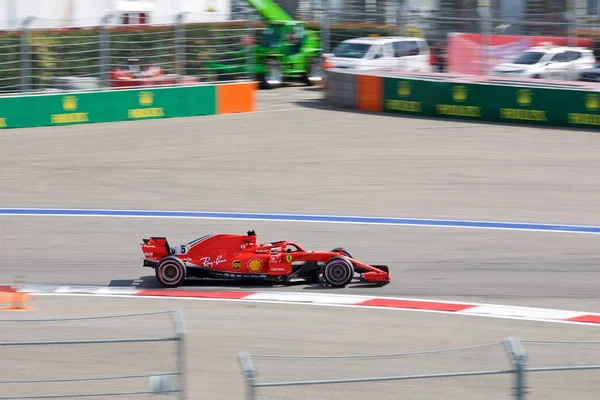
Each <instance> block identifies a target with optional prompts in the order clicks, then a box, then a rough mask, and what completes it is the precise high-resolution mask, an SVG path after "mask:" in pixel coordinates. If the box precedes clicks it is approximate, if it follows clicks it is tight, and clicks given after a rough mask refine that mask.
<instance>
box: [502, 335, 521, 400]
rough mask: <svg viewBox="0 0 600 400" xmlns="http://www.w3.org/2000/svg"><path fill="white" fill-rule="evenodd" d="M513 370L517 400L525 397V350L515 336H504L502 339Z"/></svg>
mask: <svg viewBox="0 0 600 400" xmlns="http://www.w3.org/2000/svg"><path fill="white" fill-rule="evenodd" d="M504 344H505V348H506V351H507V352H508V354H509V356H510V359H511V362H512V365H513V367H514V371H515V397H516V399H517V400H524V399H525V364H526V357H525V350H524V349H523V347H522V346H521V342H520V341H519V339H517V338H506V339H505V340H504Z"/></svg>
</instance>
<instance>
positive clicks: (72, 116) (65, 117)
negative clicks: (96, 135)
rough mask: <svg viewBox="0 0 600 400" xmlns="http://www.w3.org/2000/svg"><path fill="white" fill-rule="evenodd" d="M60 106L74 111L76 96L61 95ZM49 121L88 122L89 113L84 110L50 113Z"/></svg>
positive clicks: (64, 122) (77, 101)
mask: <svg viewBox="0 0 600 400" xmlns="http://www.w3.org/2000/svg"><path fill="white" fill-rule="evenodd" d="M61 102H62V108H63V110H65V111H75V110H77V106H78V103H79V99H77V96H63V97H62V100H61ZM50 121H51V122H52V123H53V124H76V123H81V122H89V121H90V118H89V113H86V112H70V113H65V114H51V115H50Z"/></svg>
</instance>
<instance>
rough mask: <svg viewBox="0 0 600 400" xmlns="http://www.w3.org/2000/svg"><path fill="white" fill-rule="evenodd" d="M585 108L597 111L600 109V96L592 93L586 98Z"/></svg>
mask: <svg viewBox="0 0 600 400" xmlns="http://www.w3.org/2000/svg"><path fill="white" fill-rule="evenodd" d="M585 108H587V109H588V110H591V111H595V110H597V109H599V108H600V96H599V95H597V94H596V93H590V94H588V95H586V96H585Z"/></svg>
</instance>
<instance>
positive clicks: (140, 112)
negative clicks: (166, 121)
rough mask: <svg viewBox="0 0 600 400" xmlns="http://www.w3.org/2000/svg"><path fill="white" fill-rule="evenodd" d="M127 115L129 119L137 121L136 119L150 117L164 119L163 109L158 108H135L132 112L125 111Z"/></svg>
mask: <svg viewBox="0 0 600 400" xmlns="http://www.w3.org/2000/svg"><path fill="white" fill-rule="evenodd" d="M127 115H128V116H129V118H132V119H138V118H150V117H164V116H165V113H164V109H163V108H162V107H160V108H135V109H132V110H127Z"/></svg>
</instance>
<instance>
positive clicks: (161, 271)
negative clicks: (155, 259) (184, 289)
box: [155, 257, 187, 288]
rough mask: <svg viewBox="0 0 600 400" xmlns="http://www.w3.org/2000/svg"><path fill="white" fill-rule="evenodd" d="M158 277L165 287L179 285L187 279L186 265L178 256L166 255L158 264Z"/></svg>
mask: <svg viewBox="0 0 600 400" xmlns="http://www.w3.org/2000/svg"><path fill="white" fill-rule="evenodd" d="M155 272H156V279H157V280H158V282H160V284H161V285H163V286H165V287H171V288H173V287H178V286H180V285H181V284H182V283H183V281H184V280H185V276H186V273H187V271H186V268H185V265H183V263H182V262H181V260H179V259H178V258H177V257H165V258H163V259H162V260H161V261H160V262H159V263H158V265H157V266H156V271H155Z"/></svg>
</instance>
